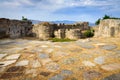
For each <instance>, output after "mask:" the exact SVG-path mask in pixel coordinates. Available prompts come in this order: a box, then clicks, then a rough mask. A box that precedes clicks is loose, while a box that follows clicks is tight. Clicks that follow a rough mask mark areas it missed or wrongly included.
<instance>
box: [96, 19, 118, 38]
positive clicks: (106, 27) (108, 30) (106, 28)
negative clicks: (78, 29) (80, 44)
mask: <svg viewBox="0 0 120 80" xmlns="http://www.w3.org/2000/svg"><path fill="white" fill-rule="evenodd" d="M95 37H120V20H116V19H105V20H101V21H100V24H99V27H98V32H95Z"/></svg>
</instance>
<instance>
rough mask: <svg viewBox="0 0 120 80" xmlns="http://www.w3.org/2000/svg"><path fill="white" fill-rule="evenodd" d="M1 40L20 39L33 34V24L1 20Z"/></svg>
mask: <svg viewBox="0 0 120 80" xmlns="http://www.w3.org/2000/svg"><path fill="white" fill-rule="evenodd" d="M0 33H3V35H2V34H0V38H3V37H8V38H19V37H25V36H29V35H30V34H32V22H30V21H20V20H9V19H5V18H0Z"/></svg>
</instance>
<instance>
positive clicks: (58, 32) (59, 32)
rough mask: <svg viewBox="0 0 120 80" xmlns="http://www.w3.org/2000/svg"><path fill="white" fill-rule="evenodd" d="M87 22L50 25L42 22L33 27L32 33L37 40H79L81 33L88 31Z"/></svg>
mask: <svg viewBox="0 0 120 80" xmlns="http://www.w3.org/2000/svg"><path fill="white" fill-rule="evenodd" d="M89 29H90V27H89V26H88V22H79V23H75V24H71V25H70V24H69V25H68V24H52V23H48V22H43V23H40V24H35V25H34V26H33V31H32V32H33V33H34V36H36V37H37V38H39V39H42V40H48V39H50V38H69V39H80V38H82V37H83V34H82V31H85V30H89Z"/></svg>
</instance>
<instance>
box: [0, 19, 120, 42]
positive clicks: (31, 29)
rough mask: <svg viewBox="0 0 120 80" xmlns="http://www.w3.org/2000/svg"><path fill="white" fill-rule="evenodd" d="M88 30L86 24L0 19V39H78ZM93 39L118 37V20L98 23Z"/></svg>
mask: <svg viewBox="0 0 120 80" xmlns="http://www.w3.org/2000/svg"><path fill="white" fill-rule="evenodd" d="M96 28H97V27H96ZM89 29H90V27H89V26H88V22H79V23H75V24H53V23H48V22H43V23H39V24H35V25H33V24H32V22H30V21H20V20H10V19H5V18H0V38H3V37H4V38H5V37H6V38H20V37H26V36H33V37H35V38H38V39H41V40H48V39H50V38H60V39H61V38H69V39H80V38H82V37H84V36H83V32H84V31H85V30H89ZM95 37H120V20H116V19H106V20H102V21H100V24H99V25H98V28H97V29H96V30H95Z"/></svg>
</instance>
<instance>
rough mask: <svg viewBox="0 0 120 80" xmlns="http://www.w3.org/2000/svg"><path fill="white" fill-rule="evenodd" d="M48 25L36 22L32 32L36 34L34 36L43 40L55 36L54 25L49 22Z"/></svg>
mask: <svg viewBox="0 0 120 80" xmlns="http://www.w3.org/2000/svg"><path fill="white" fill-rule="evenodd" d="M47 24H48V25H47V26H46V25H44V24H36V25H34V27H33V30H32V32H33V33H34V34H35V35H34V37H37V38H39V39H41V40H48V39H50V38H52V37H53V36H54V29H53V28H54V27H52V26H51V25H49V23H47Z"/></svg>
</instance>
